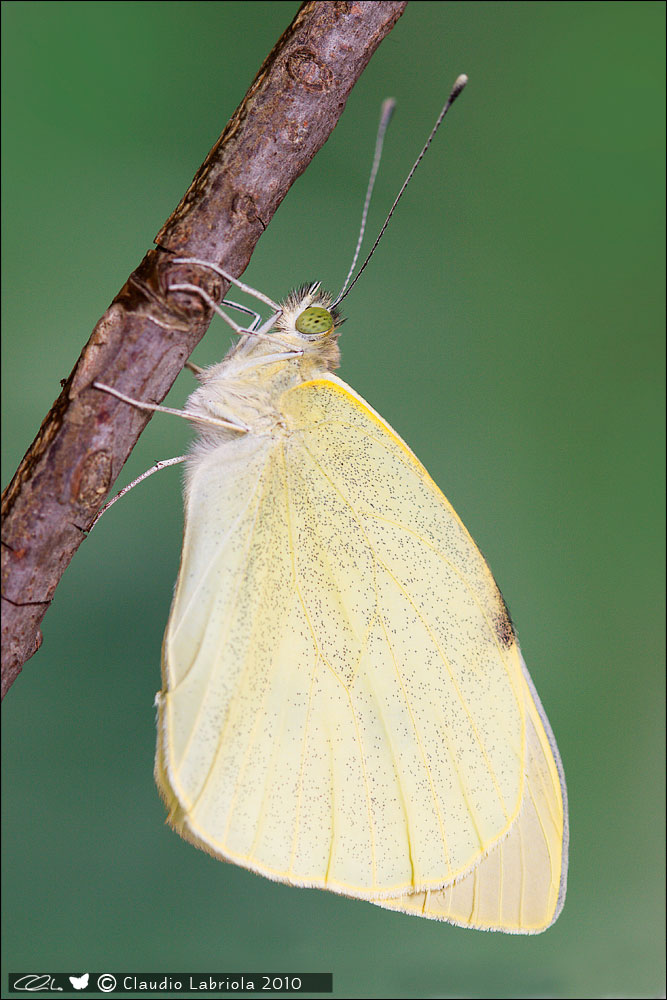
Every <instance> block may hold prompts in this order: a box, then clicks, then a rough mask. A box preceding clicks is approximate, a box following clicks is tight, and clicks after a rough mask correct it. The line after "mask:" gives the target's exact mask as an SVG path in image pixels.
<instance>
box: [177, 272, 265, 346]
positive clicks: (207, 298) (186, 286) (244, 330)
mask: <svg viewBox="0 0 667 1000" xmlns="http://www.w3.org/2000/svg"><path fill="white" fill-rule="evenodd" d="M211 266H213V265H211ZM169 291H170V292H194V293H195V295H199V297H200V298H202V299H203V300H204V302H205V303H206V304H207V305H208V307H209V308H210V309H213V310H215V312H217V314H218V316H220V318H221V319H223V320H224V321H225V323H226V324H227V326H230V327H231V328H232V330H233V331H234V333H237V334H238V335H239V336H241V337H244V336H246V335H249V336H252V337H260V338H261V339H262V340H272V341H275V342H276V343H277V344H280V346H281V347H284V346H285V344H284V341H283V340H282V339H281V338H280V337H278V336H275V337H272V336H270V335H269V330H270V329H271V327H272V326H273V325H274V324H275V322H276V320H277V319H278V317H279V316H280V313H281V310H278V312H275V313H272V315H271V316H270V317H269V318H268V320H267V321H266V323H264V324H263V326H261V327H260V329H259V330H257V329H256V327H255V323H253V324H252V325H251V326H250V327H245V326H240V325H239V324H238V323H237V322H236V321H235V320H233V319H232V317H231V316H229V315H228V314H227V313H226V312H225V311H224V309H222V308H221V307H220V306H219V305H218V303H217V302H216V301H215V299H214V298H213V297H212V296H211V295H209V294H208V292H207V291H205V290H204V289H203V288H200V287H199V285H191V284H190V283H189V282H187V281H183V282H181V281H179V282H176V283H175V284H173V285H169ZM228 304H229V305H231V306H234V308H238V307H237V305H236V303H234V302H230V303H228ZM242 311H243V312H246V309H245V308H243V310H242ZM247 311H248V312H249V313H250V314H251V315H253V316H257V315H258V314H257V313H256V312H255V311H254V310H251V309H249V310H247Z"/></svg>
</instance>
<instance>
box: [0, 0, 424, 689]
mask: <svg viewBox="0 0 667 1000" xmlns="http://www.w3.org/2000/svg"><path fill="white" fill-rule="evenodd" d="M405 7H406V3H360V2H357V3H338V2H336V3H324V2H322V3H304V4H303V5H302V7H301V8H300V10H299V12H298V14H297V15H296V17H295V19H294V21H293V22H292V24H291V25H290V26H289V28H288V29H287V31H285V33H284V34H283V35H282V37H281V38H280V39H279V40H278V42H277V44H276V45H275V47H274V48H273V50H272V51H271V53H270V54H269V56H268V57H267V59H266V60H265V62H264V64H263V65H262V67H261V68H260V70H259V73H258V74H257V77H256V78H255V80H254V82H253V84H252V86H251V87H250V89H249V91H248V93H247V94H246V96H245V98H244V99H243V101H242V102H241V105H240V106H239V108H238V109H237V111H236V112H235V113H234V115H233V116H232V118H231V120H230V121H229V123H228V124H227V126H226V127H225V129H224V131H223V133H222V135H221V136H220V138H219V139H218V141H217V142H216V144H215V146H214V147H213V149H212V150H211V152H210V153H209V154H208V156H207V157H206V159H205V161H204V163H203V164H202V166H201V168H200V169H199V170H198V172H197V174H196V176H195V178H194V180H193V182H192V184H191V185H190V187H189V188H188V190H187V192H186V194H185V196H184V198H183V200H182V201H181V203H180V205H179V206H178V207H177V208H176V210H175V211H174V212H173V213H172V215H171V216H170V218H169V219H168V220H167V222H166V223H165V225H164V226H163V227H162V229H161V230H160V232H159V233H158V235H157V237H156V241H155V242H156V244H157V248H156V249H153V250H149V252H148V253H147V254H146V256H145V258H144V259H143V261H142V262H141V264H140V265H139V267H138V268H137V269H136V270H135V271H134V272H133V273H132V274H131V275H130V277H129V278H128V280H127V282H126V283H125V285H124V286H123V288H122V289H121V290H120V292H119V293H118V295H117V296H116V298H115V299H114V301H113V302H112V303H111V305H110V307H109V308H108V309H107V311H106V312H105V313H104V315H103V316H102V318H101V319H100V321H99V322H98V323H97V325H96V327H95V329H94V330H93V333H92V336H91V338H90V340H89V341H88V343H87V344H86V346H85V347H84V349H83V351H82V353H81V356H80V357H79V360H78V361H77V363H76V365H75V367H74V369H73V371H72V373H71V374H70V376H69V378H68V379H67V381H66V382H65V385H64V387H63V390H62V392H61V394H60V396H59V397H58V399H57V400H56V402H55V403H54V405H53V407H52V409H51V411H50V412H49V413H48V414H47V416H46V417H45V418H44V421H43V422H42V425H41V427H40V429H39V432H38V434H37V437H36V438H35V441H34V442H33V443H32V445H31V446H30V448H29V449H28V452H27V453H26V455H25V457H24V458H23V460H22V462H21V464H20V465H19V468H18V470H17V472H16V474H15V476H14V478H13V480H12V481H11V483H10V484H9V486H8V487H7V489H6V490H5V492H4V494H3V497H2V515H3V548H2V581H3V621H2V637H3V660H2V696H3V697H4V695H5V693H6V691H7V690H8V689H9V687H10V686H11V684H12V683H13V681H14V680H15V678H16V677H17V675H18V674H19V672H20V670H21V667H22V665H23V663H24V662H25V661H26V660H27V659H28V658H29V657H30V656H32V654H33V653H34V652H36V650H37V649H38V648H39V646H40V644H41V641H42V637H41V633H40V630H39V626H40V623H41V620H42V618H43V617H44V614H45V613H46V610H47V609H48V606H49V604H50V602H51V600H52V599H53V595H54V593H55V589H56V587H57V585H58V581H59V580H60V577H61V576H62V574H63V572H64V570H65V569H66V567H67V565H68V564H69V562H70V560H71V558H72V556H73V555H74V553H75V552H76V550H77V548H78V546H79V545H80V543H81V541H82V540H83V538H85V537H86V531H87V529H88V528H89V527H90V525H91V524H92V522H93V520H94V519H95V516H96V514H97V511H98V510H99V508H100V506H101V504H102V502H103V501H104V499H105V497H106V496H107V495H108V493H109V490H110V488H111V486H112V484H113V482H114V480H115V479H116V477H117V475H118V473H119V472H120V470H121V468H122V466H123V464H124V462H125V460H126V459H127V457H128V455H129V454H130V452H131V450H132V448H133V447H134V444H135V443H136V441H137V438H138V437H139V434H140V433H141V431H142V430H143V428H144V427H145V425H146V423H147V422H148V419H149V417H148V415H147V414H146V413H142V412H140V411H138V410H136V409H134V408H132V407H129V406H123V405H121V404H119V403H117V402H116V401H115V400H114V399H113V398H111V397H110V396H109V395H107V394H105V393H101V392H98V391H95V390H94V389H92V388H91V384H92V383H93V382H95V381H100V382H104V383H106V384H109V385H113V386H114V387H115V388H116V389H118V390H119V391H121V392H123V393H125V394H127V395H129V396H134V397H137V398H140V399H143V400H147V401H155V402H159V401H160V400H162V399H163V398H164V396H165V395H166V394H167V392H168V390H169V388H170V387H171V385H172V383H173V382H174V380H175V378H176V376H177V375H178V373H179V371H180V370H181V368H182V367H183V365H184V363H185V361H186V359H187V358H188V356H189V355H190V353H191V352H192V350H193V348H194V347H195V345H196V344H197V343H198V342H199V340H200V339H201V338H202V336H203V335H204V333H205V332H206V328H207V327H208V324H209V322H210V319H211V316H212V311H211V310H210V309H209V308H208V307H207V306H206V305H205V303H204V301H203V299H202V297H201V296H199V295H197V294H188V293H185V292H181V293H177V294H170V295H167V293H166V288H167V285H168V284H169V283H173V282H175V281H178V280H179V279H180V280H181V281H188V282H190V283H192V282H195V283H200V284H202V287H205V288H206V291H207V292H208V294H209V295H213V297H214V298H215V299H216V300H217V301H220V298H221V295H222V293H224V291H226V287H227V285H226V283H225V282H224V281H222V280H221V279H219V278H217V277H215V276H207V275H205V274H203V273H202V271H201V269H198V270H197V271H196V272H195V271H194V270H193V269H191V268H188V267H187V266H186V265H173V264H171V263H170V260H171V259H172V258H173V257H174V256H183V255H187V256H192V257H201V258H204V259H205V260H209V261H214V262H217V263H219V264H221V265H223V266H224V268H225V269H226V270H227V271H228V272H229V273H231V274H232V275H234V276H235V277H238V276H239V275H240V274H242V273H243V271H244V270H245V268H246V267H247V265H248V261H249V260H250V256H251V254H252V251H253V249H254V247H255V244H256V243H257V240H258V239H259V237H260V236H261V234H262V232H263V231H264V229H265V228H266V226H267V225H268V223H269V221H270V219H271V218H272V216H273V214H274V212H275V211H276V209H277V208H278V205H279V204H280V202H281V201H282V199H283V198H284V197H285V195H286V193H287V191H288V190H289V188H290V186H291V185H292V184H293V183H294V181H295V180H296V179H297V177H299V175H300V174H301V173H302V172H303V171H304V170H305V169H306V167H307V166H308V164H309V163H310V161H311V160H312V158H313V157H314V155H315V154H316V153H317V151H318V150H319V149H320V148H321V146H322V145H323V144H324V142H325V141H326V139H327V138H328V136H329V135H330V133H331V131H332V129H333V128H334V126H335V124H336V122H337V121H338V118H339V117H340V114H341V112H342V110H343V108H344V106H345V101H346V99H347V97H348V94H349V93H350V91H351V89H352V87H353V86H354V84H355V83H356V81H357V80H358V78H359V76H360V75H361V73H362V71H363V70H364V68H365V66H366V65H367V63H368V61H369V59H370V58H371V56H372V55H373V52H374V51H375V49H376V48H377V46H378V45H379V44H380V42H381V41H382V39H383V38H384V37H385V35H386V34H387V33H388V32H389V31H390V30H391V29H392V28H393V26H394V24H395V23H396V21H397V20H398V18H399V17H400V16H401V14H402V13H403V10H404V9H405Z"/></svg>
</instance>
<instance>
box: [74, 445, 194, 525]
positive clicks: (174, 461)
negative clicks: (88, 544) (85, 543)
mask: <svg viewBox="0 0 667 1000" xmlns="http://www.w3.org/2000/svg"><path fill="white" fill-rule="evenodd" d="M187 457H188V456H187V455H177V457H176V458H164V459H162V460H161V461H160V462H156V463H155V465H152V466H151V467H150V469H146V471H145V472H142V474H141V475H140V476H137V478H136V479H133V480H132V482H131V483H128V484H127V486H123V488H122V490H119V492H118V493H116V495H115V496H114V497H112V498H111V500H108V501H107V502H106V503H105V504H104V506H103V507H100V509H99V511H98V512H97V517H96V518H95V520H94V521H93V523H92V524H91V526H90V528H89V529H88V534H90V532H91V531H92V530H93V528H94V527H95V525H96V524H97V522H98V521H99V519H100V518H101V517H102V514H105V513H106V512H107V511H108V509H109V507H113V505H114V504H115V502H116V500H120V498H121V497H124V496H125V494H126V493H129V492H130V490H132V489H134V487H135V486H138V485H139V483H141V482H143V480H144V479H148V477H149V476H152V475H153V473H154V472H159V471H160V470H161V469H166V468H168V467H169V466H170V465H178V463H179V462H185V460H186V458H187Z"/></svg>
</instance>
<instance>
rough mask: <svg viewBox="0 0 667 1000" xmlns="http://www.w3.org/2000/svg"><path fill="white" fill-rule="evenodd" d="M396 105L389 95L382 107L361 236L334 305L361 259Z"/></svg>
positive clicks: (342, 293) (342, 295) (360, 228)
mask: <svg viewBox="0 0 667 1000" xmlns="http://www.w3.org/2000/svg"><path fill="white" fill-rule="evenodd" d="M395 107H396V101H395V100H394V98H393V97H388V98H387V99H386V100H385V101H383V102H382V108H381V110H380V123H379V125H378V130H377V135H376V137H375V153H374V154H373V165H372V167H371V174H370V177H369V178H368V187H367V188H366V199H365V201H364V210H363V212H362V213H361V226H360V227H359V237H358V239H357V245H356V247H355V250H354V256H353V258H352V263H351V264H350V270H349V271H348V272H347V277H346V278H345V281H344V282H343V287H342V288H341V290H340V292H339V293H338V298H337V299H336V301H335V303H334V305H337V304H338V303H339V302H340V300H341V299H342V298H343V297H344V295H345V289H346V288H347V286H348V283H349V281H350V278H351V277H352V274H353V272H354V269H355V267H356V266H357V261H358V259H359V251H360V250H361V244H362V242H363V239H364V233H365V231H366V219H367V218H368V206H369V205H370V203H371V195H372V194H373V188H374V187H375V178H376V177H377V175H378V170H379V168H380V160H381V159H382V147H383V145H384V137H385V133H386V131H387V129H388V128H389V123H390V121H391V116H392V115H393V113H394V108H395Z"/></svg>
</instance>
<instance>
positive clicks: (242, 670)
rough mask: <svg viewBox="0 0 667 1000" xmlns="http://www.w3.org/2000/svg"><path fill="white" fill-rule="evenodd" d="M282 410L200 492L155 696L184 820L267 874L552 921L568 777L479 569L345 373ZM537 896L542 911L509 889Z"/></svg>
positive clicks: (437, 906)
mask: <svg viewBox="0 0 667 1000" xmlns="http://www.w3.org/2000/svg"><path fill="white" fill-rule="evenodd" d="M282 410H283V423H284V425H285V426H286V428H287V429H288V430H287V433H286V434H285V436H284V437H282V438H281V439H274V440H272V441H266V442H265V443H262V442H256V441H255V442H245V443H241V442H238V443H236V445H235V448H236V452H235V454H234V455H231V453H230V462H229V464H227V463H226V462H222V463H221V462H220V460H219V458H218V460H217V461H215V462H208V463H202V465H201V467H198V468H197V470H196V471H195V472H194V474H193V478H192V482H191V484H190V489H189V493H188V503H187V514H186V533H185V541H184V550H183V561H182V566H181V572H180V575H179V582H178V585H177V590H176V595H175V598H174V605H173V607H172V614H171V617H170V621H169V625H168V628H167V633H166V636H165V644H164V657H163V661H164V665H163V673H164V681H165V689H164V691H163V693H162V695H161V696H160V698H159V714H160V735H159V741H158V756H157V765H156V772H157V778H158V784H159V785H160V787H161V789H162V792H163V794H164V796H165V798H166V800H167V802H168V803H169V805H170V807H171V821H172V823H173V824H174V825H175V826H176V827H177V828H178V829H179V830H180V832H182V833H183V834H184V835H185V836H187V837H189V838H190V839H193V840H194V841H195V842H197V843H199V844H200V845H201V846H203V847H205V848H206V849H208V850H210V851H211V852H213V853H215V854H216V855H219V856H221V857H224V858H226V859H228V860H232V861H235V862H237V863H239V864H242V865H245V866H247V867H249V868H252V869H254V870H256V871H259V872H261V873H262V874H265V875H268V876H269V877H271V878H275V879H280V880H284V881H288V882H291V883H293V884H298V885H309V886H319V887H322V888H328V889H332V890H333V891H336V892H341V893H345V894H347V895H350V896H357V897H361V898H365V899H368V900H370V901H373V902H376V903H378V904H379V905H383V906H390V907H393V908H397V909H402V910H405V911H406V912H415V913H416V912H418V913H420V914H421V915H424V916H432V917H439V918H441V919H446V920H452V921H454V922H457V923H462V924H465V925H467V926H488V927H496V928H500V929H506V930H518V931H529V930H535V929H543V927H545V926H547V925H548V923H549V922H551V920H552V919H553V918H554V916H555V913H556V910H557V906H558V899H559V886H560V885H561V872H562V870H563V869H564V866H563V864H562V849H561V845H562V843H563V831H564V826H565V820H564V815H565V811H564V795H563V791H562V789H561V785H562V781H561V775H562V772H560V771H559V765H558V764H557V763H556V757H555V756H554V750H553V749H552V745H551V744H550V742H549V735H548V734H550V730H548V723H546V720H545V719H544V718H543V714H541V709H540V708H539V702H538V701H537V700H536V698H535V697H533V691H532V688H531V685H530V682H529V679H527V675H526V674H525V673H524V668H523V664H522V659H521V654H520V652H519V649H518V644H517V642H516V639H515V636H514V631H513V629H512V625H511V622H510V620H509V617H508V615H507V611H506V608H505V605H504V602H503V600H502V597H501V595H500V593H499V591H498V588H497V587H496V584H495V582H494V580H493V577H492V576H491V573H490V571H489V569H488V567H487V566H486V563H485V562H484V560H483V558H482V556H481V555H480V553H479V551H478V550H477V548H476V546H475V545H474V543H473V541H472V539H471V538H470V536H469V535H468V533H467V531H466V530H465V528H464V527H463V525H462V524H461V522H460V521H459V519H458V517H457V516H456V514H455V513H454V511H453V509H452V508H451V506H450V505H449V504H448V502H447V501H446V500H445V498H444V497H443V495H442V494H441V493H440V491H439V490H438V488H437V487H436V486H435V484H434V483H433V481H432V480H431V479H430V477H429V476H428V474H427V473H426V471H425V470H424V468H423V467H422V466H421V465H420V463H419V462H418V461H417V459H416V458H415V457H414V455H413V454H412V452H411V451H410V450H409V449H408V448H407V447H406V445H405V444H404V443H403V442H402V441H401V439H400V438H398V436H397V435H396V434H395V433H394V432H393V431H392V430H391V428H390V427H389V426H388V425H387V424H386V423H385V422H384V421H382V419H381V418H380V417H379V416H378V415H377V414H376V413H375V412H374V411H373V410H372V409H371V408H370V407H369V406H368V405H367V404H366V403H365V402H364V401H363V400H362V399H361V398H360V397H358V396H357V395H356V394H355V393H354V392H353V391H352V390H351V389H349V387H347V386H346V385H345V384H344V383H343V382H341V380H339V379H337V378H336V377H335V376H327V377H325V378H322V379H318V380H317V381H313V382H309V383H305V384H302V385H300V386H298V387H296V388H293V389H291V390H289V391H288V392H287V393H285V395H284V397H283V400H282ZM246 449H247V450H246ZM545 726H546V728H545ZM554 746H555V745H554ZM563 787H564V786H563ZM534 799H537V805H536V806H534V805H531V803H533V800H534ZM547 820H549V822H550V824H551V825H548V824H547V825H546V826H545V824H546V823H547ZM533 855H539V859H538V860H537V861H536V862H535V864H534V865H533V868H534V869H535V870H533V868H530V865H529V863H528V860H527V859H529V858H532V857H533ZM517 859H518V860H517ZM517 880H518V882H517ZM527 882H529V883H530V886H531V887H535V886H537V885H538V884H539V885H540V888H539V889H537V890H535V889H533V888H531V892H537V895H538V896H539V901H538V903H537V904H536V905H535V906H532V908H531V912H530V916H529V917H528V916H527V915H526V913H527V896H526V892H525V891H524V890H523V889H522V888H519V889H518V890H515V891H514V895H511V894H510V892H509V890H508V888H507V886H508V884H509V883H511V884H512V885H513V886H516V885H519V886H521V885H522V884H524V883H527ZM517 892H518V902H517V901H516V899H515V898H514V897H515V896H516V895H517ZM531 898H532V897H531ZM482 899H483V900H484V903H483V904H482V902H481V901H482ZM531 905H532V904H531ZM536 913H538V915H537V917H536Z"/></svg>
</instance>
